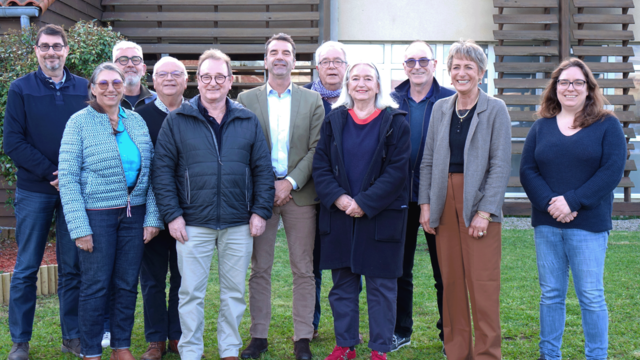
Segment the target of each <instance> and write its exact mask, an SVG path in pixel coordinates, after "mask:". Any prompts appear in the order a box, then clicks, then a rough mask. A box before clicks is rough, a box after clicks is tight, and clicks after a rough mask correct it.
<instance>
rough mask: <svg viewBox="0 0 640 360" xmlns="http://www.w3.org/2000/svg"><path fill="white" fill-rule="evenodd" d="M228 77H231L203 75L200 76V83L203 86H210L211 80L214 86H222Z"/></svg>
mask: <svg viewBox="0 0 640 360" xmlns="http://www.w3.org/2000/svg"><path fill="white" fill-rule="evenodd" d="M230 77H231V76H224V75H215V76H211V75H208V74H205V75H200V81H202V82H203V83H205V84H211V80H215V81H216V84H218V85H222V84H224V82H225V81H227V78H230Z"/></svg>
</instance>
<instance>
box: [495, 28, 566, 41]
mask: <svg viewBox="0 0 640 360" xmlns="http://www.w3.org/2000/svg"><path fill="white" fill-rule="evenodd" d="M493 37H494V39H496V40H519V41H523V40H528V41H554V40H558V31H557V30H493Z"/></svg>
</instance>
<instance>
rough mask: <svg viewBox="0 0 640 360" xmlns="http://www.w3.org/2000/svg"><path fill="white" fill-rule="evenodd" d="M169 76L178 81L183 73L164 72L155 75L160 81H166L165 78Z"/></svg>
mask: <svg viewBox="0 0 640 360" xmlns="http://www.w3.org/2000/svg"><path fill="white" fill-rule="evenodd" d="M169 74H171V77H172V78H174V79H176V80H178V79H181V78H183V77H184V72H182V71H177V70H176V71H172V72H166V71H160V72H157V73H156V78H158V79H160V80H162V79H166V78H167V76H169Z"/></svg>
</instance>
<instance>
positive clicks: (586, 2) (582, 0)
mask: <svg viewBox="0 0 640 360" xmlns="http://www.w3.org/2000/svg"><path fill="white" fill-rule="evenodd" d="M573 6H575V7H577V8H578V7H583V8H632V7H634V5H633V0H573Z"/></svg>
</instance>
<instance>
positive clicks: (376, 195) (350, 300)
mask: <svg viewBox="0 0 640 360" xmlns="http://www.w3.org/2000/svg"><path fill="white" fill-rule="evenodd" d="M381 90H382V89H381V88H380V75H379V73H378V70H377V69H376V67H375V65H373V64H371V63H359V64H355V65H351V66H350V67H349V68H348V69H347V72H346V76H345V78H344V80H343V86H342V92H341V95H340V98H339V99H338V101H337V102H336V103H335V104H334V105H333V108H334V110H333V111H331V112H330V113H329V115H327V117H326V118H325V120H324V123H323V124H322V130H321V131H320V134H321V135H320V141H319V142H318V146H317V147H316V153H315V156H314V158H313V179H314V181H315V186H316V191H317V192H318V197H319V198H320V201H321V205H322V206H321V207H320V218H319V233H320V239H321V241H322V249H321V251H322V254H321V256H320V268H321V269H331V275H332V277H333V288H332V289H331V292H330V293H329V303H330V304H331V310H332V311H333V318H334V331H335V335H336V343H337V346H336V347H335V348H334V350H333V352H332V353H331V354H330V355H329V356H328V357H327V358H326V359H325V360H338V359H355V357H356V353H355V349H354V346H355V345H357V344H359V343H360V339H359V336H358V322H359V321H358V315H359V311H358V295H359V293H360V289H359V288H360V278H361V275H364V276H365V279H366V282H367V303H368V307H369V333H370V340H369V348H371V349H372V352H371V359H372V360H386V358H387V357H386V353H387V352H389V351H390V350H391V341H392V338H393V330H394V327H395V322H396V320H395V316H396V293H397V284H398V281H397V280H398V277H400V275H402V256H403V254H404V235H405V231H406V229H405V227H406V223H407V221H406V220H407V210H408V209H407V205H408V203H409V187H408V184H409V182H408V179H409V176H408V172H407V169H408V167H409V158H410V155H411V141H410V134H409V125H407V123H406V121H405V119H404V114H405V112H404V111H399V110H397V109H396V107H397V106H398V105H397V104H395V103H394V102H393V100H391V98H390V97H389V96H388V95H387V94H385V93H383V91H381Z"/></svg>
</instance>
